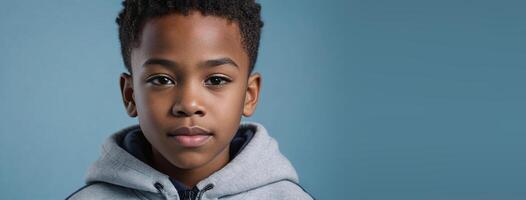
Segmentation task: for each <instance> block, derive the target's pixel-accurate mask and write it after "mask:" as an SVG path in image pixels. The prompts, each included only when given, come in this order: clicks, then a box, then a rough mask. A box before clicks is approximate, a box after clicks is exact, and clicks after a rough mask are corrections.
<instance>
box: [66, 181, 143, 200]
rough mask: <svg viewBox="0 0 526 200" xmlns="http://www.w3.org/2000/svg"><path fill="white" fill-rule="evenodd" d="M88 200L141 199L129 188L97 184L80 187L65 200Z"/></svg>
mask: <svg viewBox="0 0 526 200" xmlns="http://www.w3.org/2000/svg"><path fill="white" fill-rule="evenodd" d="M88 199H141V198H139V197H138V196H137V195H136V194H135V192H134V191H133V190H131V189H129V188H124V187H120V186H117V185H113V184H109V183H103V182H97V183H93V184H90V185H87V186H84V187H82V188H81V189H79V190H77V191H76V192H75V193H73V194H71V195H70V196H69V197H67V198H66V200H88Z"/></svg>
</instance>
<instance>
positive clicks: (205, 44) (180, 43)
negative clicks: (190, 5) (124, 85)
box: [132, 12, 249, 68]
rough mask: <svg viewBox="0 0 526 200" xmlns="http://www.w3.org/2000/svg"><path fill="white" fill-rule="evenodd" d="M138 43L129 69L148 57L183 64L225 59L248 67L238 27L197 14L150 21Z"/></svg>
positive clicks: (223, 20) (222, 20)
mask: <svg viewBox="0 0 526 200" xmlns="http://www.w3.org/2000/svg"><path fill="white" fill-rule="evenodd" d="M140 41H141V43H140V45H139V47H138V48H135V49H133V50H132V66H138V65H139V66H140V65H142V64H143V63H142V62H144V61H145V60H146V59H148V58H151V57H164V58H171V59H174V60H177V62H182V63H186V64H192V63H194V62H198V61H200V60H208V59H214V58H217V57H229V58H231V59H233V60H234V61H236V62H237V63H238V64H239V65H241V66H244V67H245V68H248V65H249V61H248V54H247V53H246V51H245V50H244V48H243V45H242V41H241V34H240V31H239V26H238V24H237V23H236V22H232V21H229V20H227V19H225V18H222V17H217V16H203V15H202V14H201V13H200V12H190V13H189V14H188V15H182V14H177V13H175V14H170V15H166V16H162V17H159V18H154V19H151V20H149V21H148V22H147V23H146V24H145V25H144V28H143V30H142V34H141V39H140ZM134 68H135V67H134Z"/></svg>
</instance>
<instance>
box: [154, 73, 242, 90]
mask: <svg viewBox="0 0 526 200" xmlns="http://www.w3.org/2000/svg"><path fill="white" fill-rule="evenodd" d="M212 78H218V79H219V81H220V82H219V83H218V84H212V83H208V82H210V81H211V80H212ZM160 80H163V81H164V82H165V83H160V82H159V81H160ZM146 82H147V83H151V84H153V85H155V86H165V85H174V84H175V81H173V80H172V79H171V78H170V77H168V76H163V75H159V76H153V77H150V78H148V79H147V80H146ZM230 82H232V80H231V79H229V78H227V77H225V76H218V75H214V76H210V77H208V78H207V79H206V80H205V85H208V86H212V87H223V86H224V85H226V84H228V83H230Z"/></svg>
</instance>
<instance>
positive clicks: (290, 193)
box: [245, 180, 313, 200]
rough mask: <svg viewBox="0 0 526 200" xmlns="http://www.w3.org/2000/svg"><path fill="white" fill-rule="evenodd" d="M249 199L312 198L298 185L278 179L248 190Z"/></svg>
mask: <svg viewBox="0 0 526 200" xmlns="http://www.w3.org/2000/svg"><path fill="white" fill-rule="evenodd" d="M245 197H247V198H249V199H251V198H253V197H257V198H256V199H291V200H312V199H313V198H312V197H311V196H310V195H309V194H308V193H307V192H305V191H304V190H303V189H302V188H301V187H300V186H299V185H297V184H296V183H294V182H291V181H286V180H283V181H279V182H276V183H273V184H270V185H267V186H264V187H260V188H257V189H254V190H251V191H248V192H247V194H246V196H245Z"/></svg>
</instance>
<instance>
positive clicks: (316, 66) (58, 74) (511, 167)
mask: <svg viewBox="0 0 526 200" xmlns="http://www.w3.org/2000/svg"><path fill="white" fill-rule="evenodd" d="M261 3H262V6H263V18H264V21H265V23H266V25H265V27H264V33H263V38H262V45H261V51H260V57H259V60H258V63H257V67H256V69H257V71H259V72H261V73H262V75H263V77H264V79H263V91H262V96H261V101H260V105H259V107H258V109H257V112H256V115H255V116H254V117H252V118H249V119H248V120H251V121H258V122H261V123H262V124H264V125H265V126H266V127H267V128H268V129H269V131H270V133H271V135H273V136H274V137H275V138H277V140H278V141H279V142H280V148H281V150H282V151H283V153H284V154H285V155H286V156H287V157H288V158H289V159H290V160H291V161H292V163H293V164H294V165H295V167H296V169H297V171H298V173H299V175H300V180H301V183H302V184H303V185H304V186H305V188H307V190H308V191H310V192H311V193H312V194H313V195H314V196H316V197H317V198H319V199H367V200H380V199H400V200H402V199H403V200H413V199H414V200H417V199H429V200H435V199H444V200H445V199H447V200H454V199H463V200H465V199H473V200H475V199H477V200H480V199H526V189H525V186H526V170H525V169H526V156H525V153H526V145H525V143H526V106H525V103H526V89H525V88H526V38H525V36H526V12H525V10H526V3H525V1H519V0H502V1H482V0H481V1H475V0H442V1H422V0H399V1H391V0H378V1H365V0H350V1H343V0H341V1H337V0H335V1H319V0H309V1H306V0H296V1H287V0H285V1H272V0H265V1H261ZM119 10H120V2H119V1H108V0H97V1H95V0H92V1H80V0H55V1H36V0H33V1H29V0H26V1H2V6H0V88H1V90H0V99H1V100H0V102H1V103H0V113H1V116H0V119H1V120H0V134H1V135H0V137H1V139H0V177H1V178H0V190H1V192H0V196H1V198H2V199H63V198H65V197H66V196H67V195H69V194H70V193H71V192H73V191H75V190H76V189H77V188H79V187H81V186H82V185H83V177H84V174H85V171H86V169H87V167H88V166H89V164H90V163H91V162H92V161H94V160H95V159H96V158H97V157H98V153H99V147H100V145H101V144H102V142H103V140H104V139H105V138H106V137H107V136H108V135H109V134H111V133H113V132H114V131H116V130H119V129H121V128H123V127H124V126H127V125H130V124H134V123H136V119H131V118H128V117H127V115H126V114H125V112H124V107H123V105H122V103H121V98H120V95H119V87H118V77H119V74H120V73H121V72H123V71H124V67H123V64H122V61H121V57H120V51H119V43H118V38H117V27H116V24H115V23H114V20H115V17H116V15H117V13H118V11H119Z"/></svg>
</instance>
